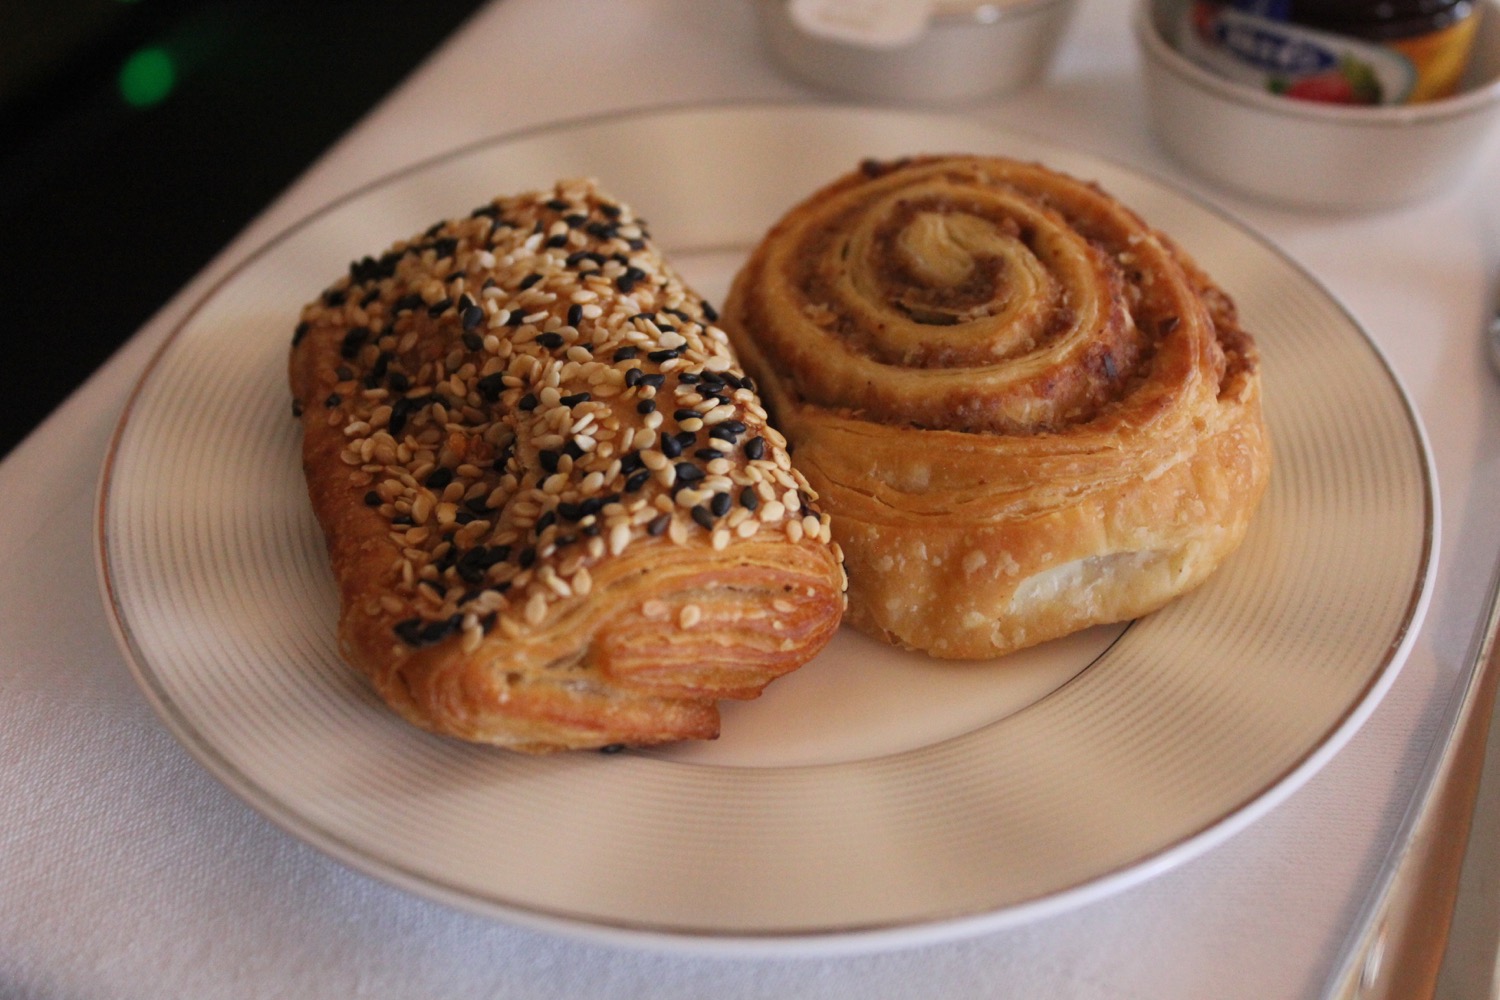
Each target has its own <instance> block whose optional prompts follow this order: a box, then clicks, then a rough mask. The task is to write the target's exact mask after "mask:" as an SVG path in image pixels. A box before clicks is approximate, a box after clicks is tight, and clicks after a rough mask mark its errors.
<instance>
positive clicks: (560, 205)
mask: <svg viewBox="0 0 1500 1000" xmlns="http://www.w3.org/2000/svg"><path fill="white" fill-rule="evenodd" d="M547 207H548V208H550V209H552V211H554V212H566V211H567V210H568V209H569V208H572V207H573V206H572V205H571V204H569V203H568V202H566V201H563V200H562V199H561V198H553V199H551V200H550V201H548V202H547Z"/></svg>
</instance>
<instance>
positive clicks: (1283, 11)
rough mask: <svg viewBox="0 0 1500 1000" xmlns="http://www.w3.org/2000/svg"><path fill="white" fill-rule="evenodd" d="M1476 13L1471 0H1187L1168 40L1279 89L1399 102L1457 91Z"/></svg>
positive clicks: (1212, 66)
mask: <svg viewBox="0 0 1500 1000" xmlns="http://www.w3.org/2000/svg"><path fill="white" fill-rule="evenodd" d="M1478 20H1479V13H1478V11H1477V10H1476V8H1475V6H1474V4H1473V3H1472V0H1377V2H1373V3H1371V2H1367V0H1189V3H1188V5H1187V8H1186V12H1185V14H1184V18H1183V23H1182V24H1181V25H1180V31H1179V37H1178V47H1179V48H1180V49H1181V50H1182V52H1183V54H1184V55H1186V56H1188V57H1189V58H1191V59H1193V60H1194V61H1195V62H1197V63H1199V64H1200V65H1202V66H1203V67H1204V68H1206V69H1209V70H1211V71H1213V72H1215V73H1218V74H1219V75H1221V76H1224V77H1227V78H1229V79H1232V80H1237V81H1240V82H1242V83H1247V84H1250V85H1252V86H1255V87H1258V88H1261V89H1264V90H1267V91H1270V92H1272V93H1277V94H1284V95H1286V96H1287V97H1294V98H1301V99H1303V100H1311V101H1322V102H1327V103H1335V104H1407V103H1412V102H1416V101H1427V100H1432V99H1434V98H1438V97H1447V96H1449V95H1451V94H1453V93H1455V92H1456V91H1457V89H1458V83H1459V79H1460V78H1461V77H1462V76H1463V72H1464V67H1465V65H1466V64H1467V62H1468V56H1469V49H1470V48H1471V47H1472V43H1473V39H1474V30H1475V27H1476V26H1477V24H1478Z"/></svg>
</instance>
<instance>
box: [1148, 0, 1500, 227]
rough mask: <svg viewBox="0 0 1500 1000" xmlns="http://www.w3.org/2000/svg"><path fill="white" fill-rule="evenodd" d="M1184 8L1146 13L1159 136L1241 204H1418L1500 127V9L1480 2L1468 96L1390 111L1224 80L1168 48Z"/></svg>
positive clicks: (1157, 3) (1465, 166)
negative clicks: (1241, 198) (1245, 199)
mask: <svg viewBox="0 0 1500 1000" xmlns="http://www.w3.org/2000/svg"><path fill="white" fill-rule="evenodd" d="M1185 3H1186V0H1141V2H1140V5H1139V7H1138V8H1137V10H1136V16H1135V22H1134V28H1135V35H1136V40H1137V42H1138V43H1139V45H1140V48H1141V52H1142V54H1143V56H1144V60H1143V62H1144V68H1145V81H1146V93H1147V99H1148V101H1149V103H1150V115H1151V124H1152V128H1153V130H1154V131H1155V133H1156V136H1157V138H1158V139H1159V140H1160V142H1161V143H1162V145H1163V146H1164V147H1165V149H1166V150H1167V151H1168V152H1169V153H1170V154H1171V155H1172V156H1174V157H1175V158H1176V159H1178V160H1179V161H1180V162H1182V163H1183V164H1184V165H1185V166H1187V167H1188V168H1190V169H1192V170H1193V171H1195V172H1197V173H1199V174H1202V175H1203V176H1204V177H1207V178H1209V179H1210V180H1213V181H1216V182H1218V183H1219V184H1222V185H1223V186H1225V187H1227V188H1229V189H1231V190H1234V191H1237V192H1239V193H1241V194H1246V195H1250V196H1251V197H1254V198H1258V199H1261V200H1263V201H1269V202H1272V203H1275V204H1278V205H1283V206H1291V207H1299V208H1309V207H1310V208H1321V209H1328V210H1333V211H1363V210H1372V209H1385V208H1392V207H1395V206H1398V205H1404V204H1409V203H1412V202H1416V201H1419V200H1421V199H1424V198H1428V197H1431V196H1433V195H1436V194H1438V193H1440V192H1442V191H1444V190H1447V189H1449V188H1451V187H1452V185H1454V184H1456V183H1459V182H1460V181H1462V180H1463V179H1465V177H1466V176H1467V175H1468V172H1469V170H1470V169H1471V167H1472V166H1473V164H1474V162H1475V160H1476V159H1477V158H1478V156H1479V153H1480V151H1481V148H1482V147H1483V146H1484V145H1485V144H1486V143H1487V142H1488V141H1490V139H1491V138H1492V133H1493V131H1494V126H1495V124H1496V122H1497V121H1500V0H1480V3H1479V4H1478V6H1479V7H1480V8H1481V9H1480V11H1479V14H1480V17H1481V20H1480V23H1479V29H1478V31H1477V33H1476V34H1477V37H1476V38H1475V40H1474V49H1473V54H1472V57H1471V60H1470V65H1469V71H1468V74H1467V76H1466V78H1465V82H1464V86H1463V89H1462V90H1461V92H1460V93H1459V94H1457V95H1455V96H1453V97H1447V98H1442V99H1440V100H1436V101H1430V102H1427V103H1424V104H1410V105H1398V106H1386V107H1348V106H1339V105H1331V104H1318V103H1314V102H1310V101H1300V100H1293V99H1290V98H1285V97H1278V96H1275V95H1273V94H1266V93H1261V92H1260V91H1257V90H1255V89H1254V88H1251V87H1248V86H1246V85H1244V84H1239V83H1233V82H1230V81H1228V80H1225V79H1222V78H1220V77H1218V76H1216V75H1214V74H1213V73H1211V72H1210V71H1208V70H1206V69H1203V68H1202V67H1200V66H1198V65H1197V64H1196V63H1194V62H1192V61H1191V60H1189V59H1188V58H1187V57H1186V56H1184V55H1182V54H1181V53H1180V52H1178V51H1177V50H1176V48H1174V47H1173V45H1172V44H1170V41H1169V40H1170V39H1172V38H1173V37H1174V35H1173V34H1172V32H1174V31H1175V27H1174V26H1175V25H1176V24H1178V23H1180V20H1181V18H1180V13H1181V11H1182V9H1183V6H1184V4H1185ZM1493 180H1495V181H1496V182H1500V178H1493Z"/></svg>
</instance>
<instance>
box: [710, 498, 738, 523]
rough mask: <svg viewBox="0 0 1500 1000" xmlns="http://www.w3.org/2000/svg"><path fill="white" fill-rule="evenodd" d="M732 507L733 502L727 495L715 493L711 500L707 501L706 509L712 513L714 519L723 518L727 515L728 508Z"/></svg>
mask: <svg viewBox="0 0 1500 1000" xmlns="http://www.w3.org/2000/svg"><path fill="white" fill-rule="evenodd" d="M732 506H734V500H733V499H732V498H731V497H730V496H729V494H728V493H715V494H714V495H713V499H711V500H709V501H708V509H709V510H711V511H713V513H714V516H715V517H723V516H724V515H725V514H728V513H729V508H730V507H732Z"/></svg>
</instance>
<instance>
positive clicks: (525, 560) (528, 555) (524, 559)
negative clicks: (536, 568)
mask: <svg viewBox="0 0 1500 1000" xmlns="http://www.w3.org/2000/svg"><path fill="white" fill-rule="evenodd" d="M516 561H517V562H519V563H520V564H521V568H522V569H530V568H531V565H532V563H534V562H536V549H534V548H532V547H531V546H529V545H528V546H527V547H526V548H524V549H522V550H521V554H520V555H519V556H518V557H517V559H516Z"/></svg>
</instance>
